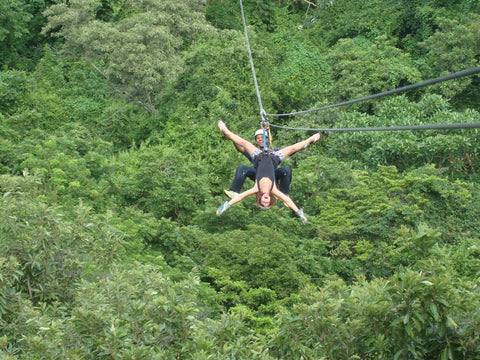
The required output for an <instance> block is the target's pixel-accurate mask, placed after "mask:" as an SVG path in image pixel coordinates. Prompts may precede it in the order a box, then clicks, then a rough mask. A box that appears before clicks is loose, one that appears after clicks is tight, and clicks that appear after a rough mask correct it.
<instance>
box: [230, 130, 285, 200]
mask: <svg viewBox="0 0 480 360" xmlns="http://www.w3.org/2000/svg"><path fill="white" fill-rule="evenodd" d="M254 138H255V143H256V144H257V145H258V147H259V148H260V149H263V148H264V141H265V140H267V146H268V140H269V139H268V133H266V132H265V133H264V130H263V129H258V130H257V131H255V135H254ZM235 147H236V148H237V150H238V151H239V152H241V153H242V154H243V155H245V157H246V158H247V159H248V160H249V161H250V162H251V163H252V165H253V159H252V157H251V156H250V154H249V153H248V152H247V151H245V149H244V148H243V147H242V146H241V145H238V146H237V145H235ZM274 150H276V151H278V150H280V149H279V148H275V149H274ZM255 175H256V170H255V168H254V167H253V166H247V165H239V166H238V167H237V170H236V171H235V176H234V178H233V181H232V184H231V185H230V189H229V190H224V193H225V195H227V196H228V197H229V198H230V199H233V198H234V197H235V196H237V195H238V194H239V193H240V192H241V190H242V186H243V183H244V182H245V179H246V178H247V177H248V178H249V179H251V180H252V181H255ZM275 181H276V183H277V185H278V189H279V190H280V191H281V192H283V193H284V194H285V195H289V194H290V184H291V183H292V169H291V168H290V167H289V166H282V167H277V168H275Z"/></svg>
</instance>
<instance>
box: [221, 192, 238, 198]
mask: <svg viewBox="0 0 480 360" xmlns="http://www.w3.org/2000/svg"><path fill="white" fill-rule="evenodd" d="M223 192H224V193H225V195H227V196H228V197H229V198H230V199H233V198H234V197H235V196H237V195H238V193H237V192H235V191H233V190H223Z"/></svg>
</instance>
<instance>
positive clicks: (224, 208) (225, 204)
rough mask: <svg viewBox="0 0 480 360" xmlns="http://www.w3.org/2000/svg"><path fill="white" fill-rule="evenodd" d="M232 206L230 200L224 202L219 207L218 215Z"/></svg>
mask: <svg viewBox="0 0 480 360" xmlns="http://www.w3.org/2000/svg"><path fill="white" fill-rule="evenodd" d="M230 206H232V205H230V203H229V202H228V201H225V202H224V204H223V205H222V206H220V207H219V208H218V209H217V216H220V215H222V214H223V213H224V212H225V211H226V210H227V209H228V208H229V207H230Z"/></svg>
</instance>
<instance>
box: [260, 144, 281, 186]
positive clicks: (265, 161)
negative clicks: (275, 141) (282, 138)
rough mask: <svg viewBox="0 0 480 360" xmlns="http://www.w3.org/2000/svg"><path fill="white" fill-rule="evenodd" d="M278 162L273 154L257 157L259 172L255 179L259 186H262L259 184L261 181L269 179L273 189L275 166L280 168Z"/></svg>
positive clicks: (268, 153)
mask: <svg viewBox="0 0 480 360" xmlns="http://www.w3.org/2000/svg"><path fill="white" fill-rule="evenodd" d="M278 162H279V161H278V159H276V155H275V154H273V153H271V152H262V153H261V154H258V155H257V156H255V169H256V170H257V174H256V176H255V179H256V181H257V184H258V186H260V184H259V182H260V180H261V179H263V178H268V179H270V180H271V181H272V189H273V184H274V182H275V164H277V166H278ZM274 163H275V164H274ZM270 190H271V189H270Z"/></svg>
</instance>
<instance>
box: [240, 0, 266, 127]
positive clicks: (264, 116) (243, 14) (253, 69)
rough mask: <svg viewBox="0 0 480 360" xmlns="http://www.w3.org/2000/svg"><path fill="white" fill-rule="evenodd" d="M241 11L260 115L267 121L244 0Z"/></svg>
mask: <svg viewBox="0 0 480 360" xmlns="http://www.w3.org/2000/svg"><path fill="white" fill-rule="evenodd" d="M240 11H241V13H242V22H243V30H244V32H245V39H246V42H247V49H248V57H249V58H250V66H251V68H252V75H253V83H254V84H255V91H256V92H257V99H258V106H259V107H260V116H261V117H262V120H263V121H265V120H266V113H265V110H264V109H263V105H262V98H261V97H260V90H259V89H258V83H257V76H256V75H255V66H254V65H253V57H252V50H251V49H250V41H249V39H248V31H247V23H246V21H245V13H244V12H243V3H242V0H240Z"/></svg>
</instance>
